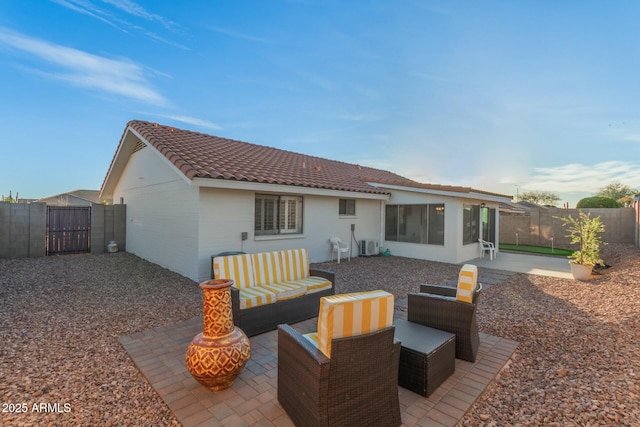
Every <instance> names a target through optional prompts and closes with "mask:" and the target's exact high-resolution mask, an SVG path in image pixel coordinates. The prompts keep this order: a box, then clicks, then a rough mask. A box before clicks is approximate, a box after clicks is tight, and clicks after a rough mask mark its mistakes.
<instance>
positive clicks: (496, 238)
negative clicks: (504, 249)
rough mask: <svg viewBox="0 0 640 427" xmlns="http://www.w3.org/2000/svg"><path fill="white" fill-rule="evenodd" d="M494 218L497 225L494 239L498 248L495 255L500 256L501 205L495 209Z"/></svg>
mask: <svg viewBox="0 0 640 427" xmlns="http://www.w3.org/2000/svg"><path fill="white" fill-rule="evenodd" d="M494 216H495V221H494V224H495V227H496V229H495V230H494V231H493V234H494V236H493V237H494V239H495V242H496V244H495V246H496V253H495V255H498V254H499V253H500V205H498V206H497V207H496V208H495V213H494Z"/></svg>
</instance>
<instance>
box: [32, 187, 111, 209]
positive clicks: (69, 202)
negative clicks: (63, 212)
mask: <svg viewBox="0 0 640 427" xmlns="http://www.w3.org/2000/svg"><path fill="white" fill-rule="evenodd" d="M103 200H104V199H101V198H100V191H98V190H74V191H69V192H67V193H62V194H56V195H55V196H49V197H43V198H42V199H38V200H36V201H37V202H44V203H46V204H47V205H50V206H91V205H92V204H94V203H102V201H103ZM106 201H107V202H109V200H106Z"/></svg>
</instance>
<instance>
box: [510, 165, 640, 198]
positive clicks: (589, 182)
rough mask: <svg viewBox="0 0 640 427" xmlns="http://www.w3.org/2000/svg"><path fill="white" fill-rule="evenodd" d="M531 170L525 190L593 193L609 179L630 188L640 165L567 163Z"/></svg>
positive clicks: (637, 181) (639, 180)
mask: <svg viewBox="0 0 640 427" xmlns="http://www.w3.org/2000/svg"><path fill="white" fill-rule="evenodd" d="M533 172H534V173H533V176H532V177H531V182H530V183H527V184H523V185H522V187H523V188H526V189H527V190H538V191H541V190H544V191H552V192H561V193H573V192H588V193H595V192H597V191H598V190H600V189H601V188H602V187H604V186H606V185H607V184H610V183H612V182H621V183H623V184H626V185H629V186H630V187H632V188H637V187H638V186H639V185H640V165H639V164H636V163H631V162H623V161H617V160H615V161H608V162H602V163H597V164H595V165H583V164H579V163H570V164H567V165H562V166H557V167H548V168H534V170H533Z"/></svg>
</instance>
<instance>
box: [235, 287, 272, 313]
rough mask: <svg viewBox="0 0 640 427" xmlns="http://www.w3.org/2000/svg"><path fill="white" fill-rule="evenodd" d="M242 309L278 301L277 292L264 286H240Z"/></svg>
mask: <svg viewBox="0 0 640 427" xmlns="http://www.w3.org/2000/svg"><path fill="white" fill-rule="evenodd" d="M238 290H239V291H240V309H241V310H243V309H245V308H251V307H258V306H260V305H265V304H273V303H274V302H276V294H274V293H273V292H271V291H269V290H268V289H265V288H263V287H262V286H252V287H250V288H240V289H238Z"/></svg>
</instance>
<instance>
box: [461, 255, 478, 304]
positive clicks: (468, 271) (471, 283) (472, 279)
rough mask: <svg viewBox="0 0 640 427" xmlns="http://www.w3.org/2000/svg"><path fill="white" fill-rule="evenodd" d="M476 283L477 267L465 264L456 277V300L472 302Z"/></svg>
mask: <svg viewBox="0 0 640 427" xmlns="http://www.w3.org/2000/svg"><path fill="white" fill-rule="evenodd" d="M477 281H478V267H476V266H475V265H472V264H465V265H463V266H462V269H461V270H460V274H459V275H458V290H457V292H456V299H457V300H458V301H463V302H468V303H472V302H473V292H474V291H475V289H476V283H477Z"/></svg>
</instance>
